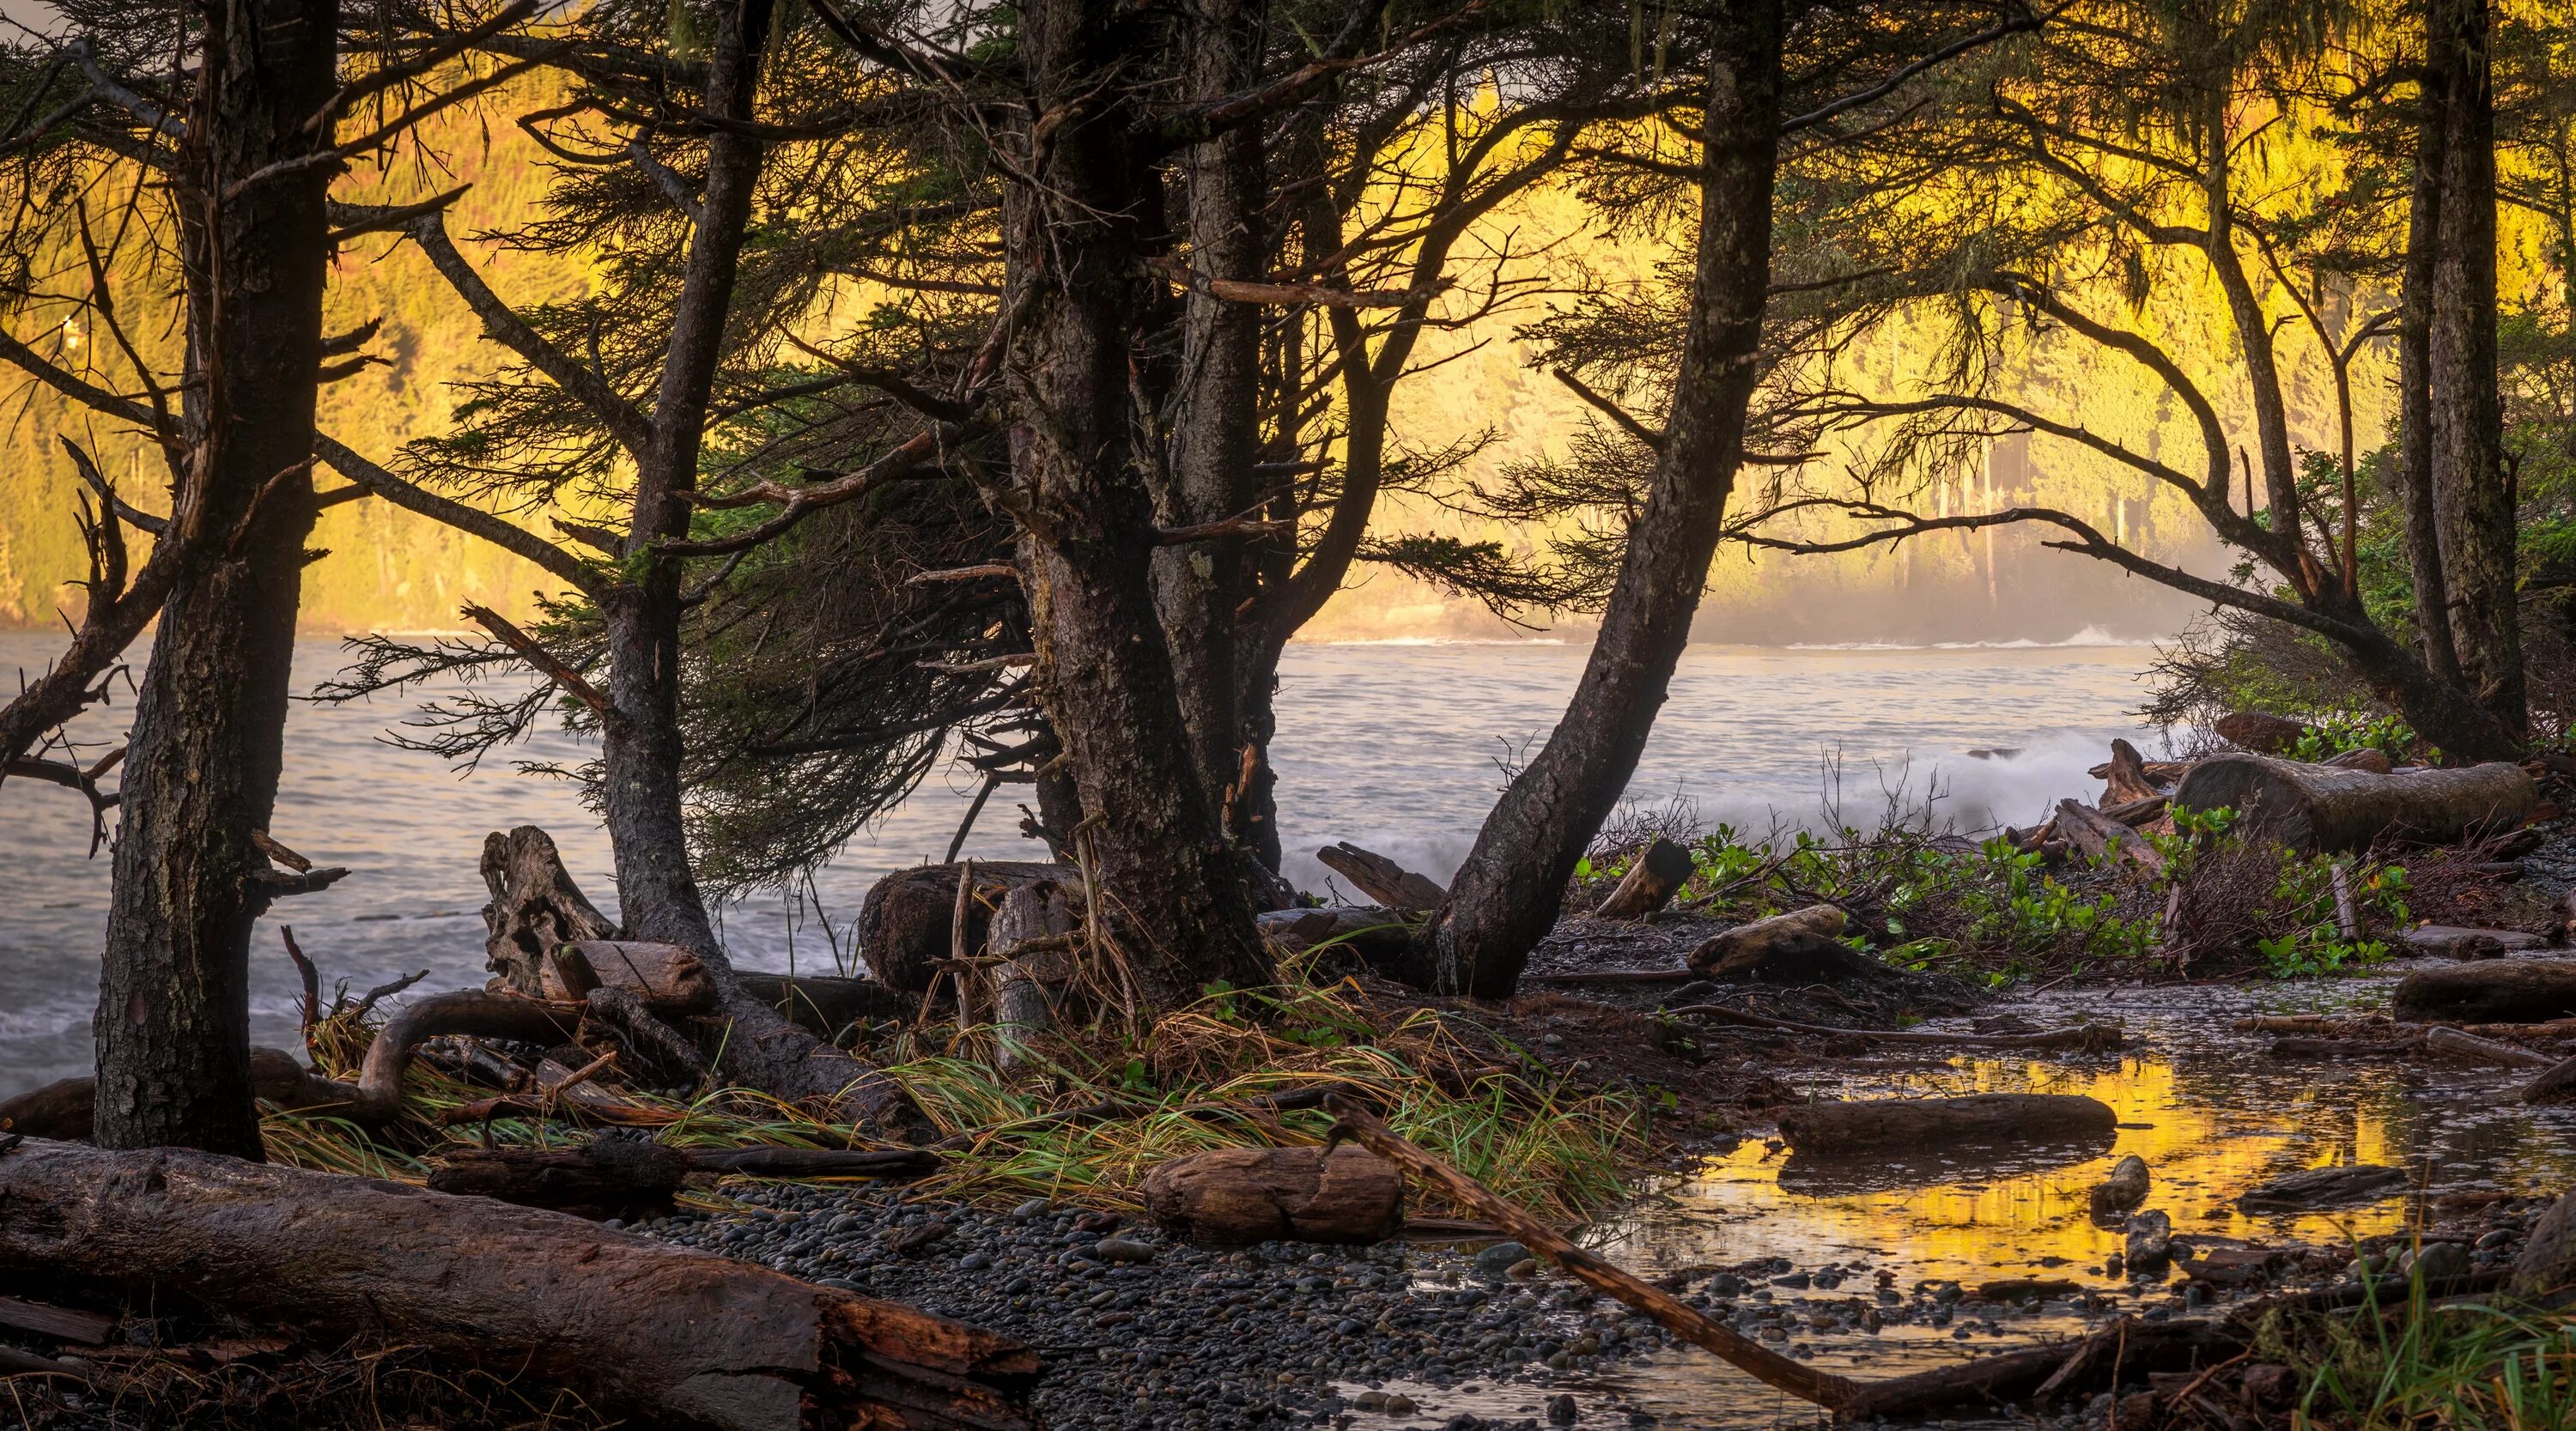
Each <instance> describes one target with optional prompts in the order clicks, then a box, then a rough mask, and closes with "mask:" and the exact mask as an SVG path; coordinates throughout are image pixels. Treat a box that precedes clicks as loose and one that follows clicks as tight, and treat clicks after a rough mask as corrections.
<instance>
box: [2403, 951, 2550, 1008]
mask: <svg viewBox="0 0 2576 1431" xmlns="http://www.w3.org/2000/svg"><path fill="white" fill-rule="evenodd" d="M2388 1011H2389V1013H2390V1014H2392V1015H2393V1016H2395V1017H2396V1019H2397V1020H2398V1021H2399V1022H2401V1023H2415V1024H2430V1023H2443V1024H2536V1023H2544V1022H2547V1021H2549V1020H2552V1019H2563V1018H2568V1017H2571V1016H2576V963H2560V962H2556V961H2553V960H2546V959H2486V960H2481V961H2479V962H2477V963H2474V964H2453V965H2447V966H2443V967H2439V968H2432V969H2418V970H2416V971H2415V972H2414V973H2411V974H2409V975H2407V976H2406V977H2405V978H2404V979H2402V980H2399V981H2398V984H2397V991H2396V992H2395V993H2393V994H2391V995H2390V996H2389V999H2388Z"/></svg>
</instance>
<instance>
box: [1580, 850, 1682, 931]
mask: <svg viewBox="0 0 2576 1431" xmlns="http://www.w3.org/2000/svg"><path fill="white" fill-rule="evenodd" d="M1694 868H1695V866H1694V865H1693V864H1692V863H1691V852H1690V851H1689V850H1688V849H1686V848H1684V847H1683V846H1680V845H1677V844H1674V843H1673V842H1672V841H1670V840H1667V839H1665V838H1663V837H1662V836H1660V835H1658V836H1656V837H1655V839H1654V842H1653V843H1651V844H1649V845H1647V846H1646V848H1645V849H1643V850H1641V851H1639V852H1638V854H1637V858H1636V861H1635V862H1634V863H1632V864H1630V865H1629V866H1628V873H1627V874H1626V875H1624V876H1622V877H1621V878H1620V880H1619V887H1618V888H1616V889H1614V890H1612V891H1610V897H1609V898H1608V899H1605V900H1603V901H1601V904H1600V906H1599V907H1598V908H1596V909H1594V910H1593V911H1592V913H1593V914H1594V915H1595V916H1596V917H1598V918H1602V919H1643V918H1645V917H1646V916H1647V915H1649V914H1652V913H1654V912H1655V911H1656V910H1659V909H1661V908H1663V907H1664V906H1665V905H1667V904H1670V903H1672V901H1673V896H1674V895H1675V894H1676V893H1679V892H1680V890H1681V887H1682V886H1683V885H1685V884H1688V883H1689V882H1690V877H1691V871H1692V869H1694Z"/></svg>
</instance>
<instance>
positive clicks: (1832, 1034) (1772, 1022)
mask: <svg viewBox="0 0 2576 1431" xmlns="http://www.w3.org/2000/svg"><path fill="white" fill-rule="evenodd" d="M1664 1012H1665V1013H1667V1014H1669V1015H1671V1016H1672V1017H1674V1018H1703V1019H1709V1020H1712V1021H1714V1022H1717V1023H1722V1024H1733V1025H1735V1026H1736V1027H1738V1028H1754V1029H1770V1030H1774V1031H1777V1032H1780V1033H1798V1034H1812V1035H1814V1036H1816V1037H1818V1038H1851V1039H1860V1040H1863V1041H1865V1042H1873V1043H1887V1044H1921V1045H1936V1044H1937V1045H1944V1046H1947V1047H1951V1048H2057V1049H2081V1050H2083V1051H2085V1052H2087V1053H2101V1052H2106V1051H2108V1050H2111V1049H2115V1048H2118V1047H2119V1046H2120V1044H2121V1041H2122V1040H2121V1034H2120V1030H2119V1029H2118V1028H2117V1027H2116V1026H2114V1025H2110V1024H2082V1025H2079V1026H2077V1027H2075V1028H2065V1029H2050V1030H2048V1031H2047V1032H2045V1033H2017V1034H1985V1033H1977V1032H1975V1031H1974V1030H1969V1029H1961V1030H1957V1031H1955V1032H1954V1031H1952V1030H1948V1029H1846V1028H1834V1027H1832V1026H1830V1025H1826V1024H1802V1023H1795V1022H1792V1021H1790V1020H1788V1019H1775V1018H1773V1017H1771V1016H1770V1015H1768V1014H1756V1013H1750V1012H1747V1011H1746V1010H1743V1009H1730V1008H1728V1007H1726V1006H1725V1005H1723V1004H1684V1005H1682V1006H1681V1007H1680V1008H1676V1009H1667V1010H1665V1011H1664Z"/></svg>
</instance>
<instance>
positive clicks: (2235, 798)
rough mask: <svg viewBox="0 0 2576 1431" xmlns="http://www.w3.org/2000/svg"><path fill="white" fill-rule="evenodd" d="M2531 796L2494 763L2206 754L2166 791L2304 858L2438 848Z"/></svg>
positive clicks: (2501, 817) (2519, 777)
mask: <svg viewBox="0 0 2576 1431" xmlns="http://www.w3.org/2000/svg"><path fill="white" fill-rule="evenodd" d="M2539 802H2540V791H2539V789H2538V787H2536V786H2534V785H2533V784H2532V783H2531V777H2530V776H2528V775H2525V774H2524V773H2523V772H2522V767H2521V766H2518V765H2507V764H2505V763H2504V762H2502V761H2496V762H2492V763H2490V764H2486V765H2473V766H2470V767H2469V768H2468V769H2466V770H2413V771H2408V772H2407V773H2405V774H2403V775H2377V774H2373V773H2371V772H2370V771H2367V770H2348V769H2337V768H2334V767H2332V766H2325V765H2303V764H2300V763H2299V762H2297V761H2292V760H2273V759H2270V758H2268V757H2265V756H2260V755H2215V756H2211V757H2210V758H2209V759H2207V760H2204V761H2202V762H2200V763H2199V764H2198V765H2195V766H2193V767H2192V768H2191V773H2190V774H2189V775H2186V776H2184V777H2183V778H2182V783H2181V784H2179V785H2177V786H2175V787H2174V792H2173V803H2174V805H2175V806H2176V807H2177V808H2180V809H2185V810H2216V809H2220V808H2228V809H2233V810H2235V811H2236V812H2237V826H2236V828H2237V829H2238V830H2239V831H2241V832H2243V833H2244V834H2246V835H2248V836H2251V837H2259V838H2263V839H2271V840H2278V841H2279V842H2280V843H2282V844H2284V845H2287V846H2289V847H2290V848H2291V849H2294V850H2298V851H2300V852H2302V853H2307V854H2316V853H2328V854H2333V853H2340V852H2344V851H2350V850H2364V849H2368V848H2369V847H2370V846H2371V845H2372V844H2374V843H2376V842H2378V841H2380V840H2417V841H2422V842H2424V843H2427V844H2447V843H2450V842H2452V841H2455V840H2458V839H2461V838H2463V837H2465V836H2469V835H2474V834H2478V833H2482V832H2493V831H2499V830H2509V829H2511V828H2513V827H2514V826H2516V825H2519V824H2521V823H2522V822H2523V821H2524V820H2525V819H2527V818H2529V817H2530V815H2531V812H2532V809H2533V807H2534V806H2536V805H2538V804H2539Z"/></svg>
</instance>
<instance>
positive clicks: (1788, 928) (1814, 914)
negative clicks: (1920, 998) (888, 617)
mask: <svg viewBox="0 0 2576 1431" xmlns="http://www.w3.org/2000/svg"><path fill="white" fill-rule="evenodd" d="M1848 922H1849V921H1848V920H1847V919H1846V918H1845V916H1844V914H1843V912H1842V911H1841V910H1840V909H1837V908H1835V907H1834V906H1832V905H1830V904H1811V905H1809V906H1807V907H1806V908H1805V909H1798V910H1791V911H1790V912H1789V913H1787V914H1775V915H1773V916H1771V917H1770V918H1769V919H1757V920H1755V921H1753V922H1752V923H1751V924H1739V925H1737V926H1736V927H1735V928H1733V929H1729V930H1725V931H1722V932H1720V933H1717V934H1712V935H1710V936H1709V937H1708V938H1707V939H1706V940H1704V941H1702V942H1701V944H1700V946H1699V947H1698V948H1696V949H1693V950H1692V951H1691V952H1690V958H1689V959H1688V960H1687V961H1686V962H1687V963H1688V964H1689V965H1690V968H1691V972H1692V973H1694V974H1697V975H1699V976H1700V977H1701V978H1703V979H1715V980H1717V981H1718V982H1719V983H1722V984H1813V983H1819V982H1828V983H1829V982H1832V981H1834V980H1838V979H1852V978H1867V977H1869V976H1871V975H1873V974H1879V973H1884V972H1886V970H1885V967H1884V966H1883V965H1880V964H1879V963H1877V962H1876V961H1874V960H1871V959H1868V958H1865V957H1863V956H1861V955H1859V954H1855V953H1853V952H1852V951H1851V949H1850V948H1849V946H1847V945H1845V944H1844V943H1843V942H1842V932H1843V928H1844V926H1845V924H1847V923H1848Z"/></svg>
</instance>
